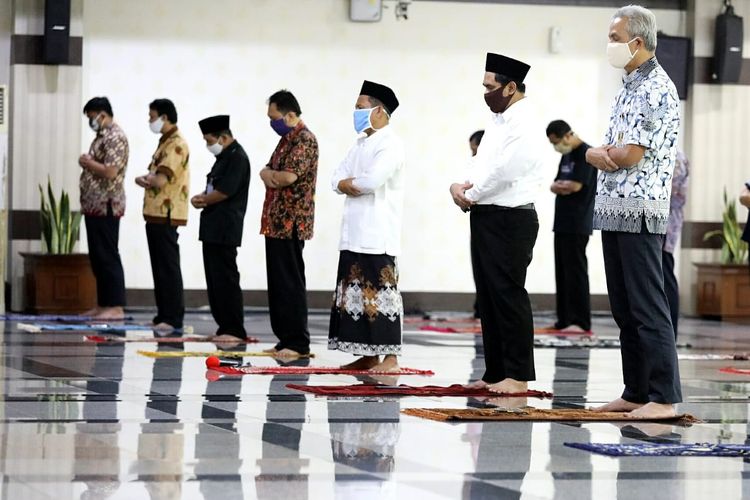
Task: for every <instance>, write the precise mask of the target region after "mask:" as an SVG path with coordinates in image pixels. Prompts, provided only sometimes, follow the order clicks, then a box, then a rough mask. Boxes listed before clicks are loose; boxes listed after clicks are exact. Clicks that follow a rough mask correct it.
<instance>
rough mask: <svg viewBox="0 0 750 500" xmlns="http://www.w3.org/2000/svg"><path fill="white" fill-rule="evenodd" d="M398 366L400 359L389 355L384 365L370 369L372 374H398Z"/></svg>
mask: <svg viewBox="0 0 750 500" xmlns="http://www.w3.org/2000/svg"><path fill="white" fill-rule="evenodd" d="M399 369H400V368H399V366H398V357H396V356H393V355H391V354H389V355H388V356H386V357H385V358H383V362H382V363H378V364H377V365H375V366H373V367H372V368H370V371H371V372H397V371H399Z"/></svg>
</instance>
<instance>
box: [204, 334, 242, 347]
mask: <svg viewBox="0 0 750 500" xmlns="http://www.w3.org/2000/svg"><path fill="white" fill-rule="evenodd" d="M211 342H213V343H214V344H221V347H225V348H226V347H237V346H238V345H240V344H242V343H243V342H244V339H241V338H240V337H235V336H234V335H229V334H228V333H223V334H221V335H214V336H213V337H211Z"/></svg>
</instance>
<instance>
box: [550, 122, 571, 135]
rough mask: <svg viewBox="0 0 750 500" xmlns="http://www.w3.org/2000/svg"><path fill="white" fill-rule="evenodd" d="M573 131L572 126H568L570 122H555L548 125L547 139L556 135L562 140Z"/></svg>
mask: <svg viewBox="0 0 750 500" xmlns="http://www.w3.org/2000/svg"><path fill="white" fill-rule="evenodd" d="M571 130H572V129H571V128H570V125H568V122H566V121H563V120H554V121H551V122H549V125H547V137H549V136H550V135H552V134H554V135H555V137H557V138H559V139H562V138H563V137H564V136H565V134H567V133H568V132H570V131H571Z"/></svg>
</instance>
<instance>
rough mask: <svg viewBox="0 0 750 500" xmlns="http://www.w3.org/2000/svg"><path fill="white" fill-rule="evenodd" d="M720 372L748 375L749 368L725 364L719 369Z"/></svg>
mask: <svg viewBox="0 0 750 500" xmlns="http://www.w3.org/2000/svg"><path fill="white" fill-rule="evenodd" d="M719 371H720V372H722V373H732V374H734V375H750V368H735V367H734V366H725V367H724V368H721V369H719Z"/></svg>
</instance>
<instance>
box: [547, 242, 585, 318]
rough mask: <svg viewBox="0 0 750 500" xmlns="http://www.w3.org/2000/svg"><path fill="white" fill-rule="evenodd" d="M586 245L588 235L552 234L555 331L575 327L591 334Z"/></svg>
mask: <svg viewBox="0 0 750 500" xmlns="http://www.w3.org/2000/svg"><path fill="white" fill-rule="evenodd" d="M588 244H589V235H587V234H568V233H559V232H556V233H555V282H556V284H557V293H556V295H555V299H556V302H557V323H555V328H559V329H563V328H566V327H568V326H570V325H578V326H580V327H581V328H583V329H584V330H591V296H590V294H589V262H588V260H587V259H586V246H587V245H588Z"/></svg>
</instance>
